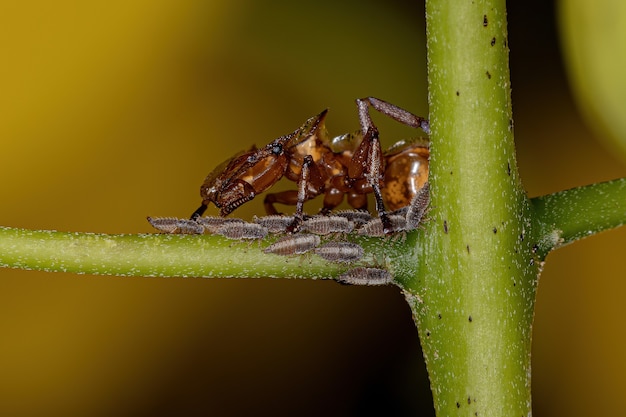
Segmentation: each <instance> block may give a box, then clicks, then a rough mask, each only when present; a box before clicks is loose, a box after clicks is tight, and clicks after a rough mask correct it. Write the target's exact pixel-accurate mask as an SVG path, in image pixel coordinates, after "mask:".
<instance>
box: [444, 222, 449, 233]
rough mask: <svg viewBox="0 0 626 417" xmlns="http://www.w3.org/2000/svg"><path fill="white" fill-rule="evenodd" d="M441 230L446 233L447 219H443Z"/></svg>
mask: <svg viewBox="0 0 626 417" xmlns="http://www.w3.org/2000/svg"><path fill="white" fill-rule="evenodd" d="M443 232H444V233H445V234H448V221H447V220H444V221H443Z"/></svg>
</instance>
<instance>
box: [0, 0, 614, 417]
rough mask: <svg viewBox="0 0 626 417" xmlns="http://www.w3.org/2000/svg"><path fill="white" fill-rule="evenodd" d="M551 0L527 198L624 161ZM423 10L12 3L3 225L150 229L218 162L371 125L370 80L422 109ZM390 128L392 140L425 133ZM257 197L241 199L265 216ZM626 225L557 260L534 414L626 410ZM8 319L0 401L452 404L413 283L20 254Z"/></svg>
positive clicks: (247, 211) (20, 408) (350, 411)
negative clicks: (562, 42)
mask: <svg viewBox="0 0 626 417" xmlns="http://www.w3.org/2000/svg"><path fill="white" fill-rule="evenodd" d="M531 3H532V5H529V3H525V4H524V5H517V6H516V5H513V4H512V5H510V6H509V18H510V29H509V32H510V47H511V50H512V51H511V64H512V78H513V79H512V82H513V102H514V115H515V128H516V129H515V133H516V141H517V144H518V149H519V154H518V157H519V165H520V170H521V174H522V178H523V180H524V183H525V185H526V187H527V189H528V192H529V194H530V195H531V196H536V195H540V194H545V193H549V192H554V191H558V190H561V189H565V188H570V187H573V186H578V185H584V184H588V183H591V182H595V181H602V180H608V179H612V178H616V177H621V176H626V167H625V165H624V162H623V160H622V161H619V160H618V159H616V157H617V156H619V155H616V154H614V153H611V152H609V151H607V149H605V148H604V147H603V145H601V144H600V143H599V142H598V138H596V137H595V136H594V133H592V130H590V129H589V128H588V127H586V126H585V125H584V124H583V122H582V120H583V119H582V118H581V116H580V114H579V112H578V111H577V109H576V107H575V105H574V104H573V102H572V98H571V94H570V92H569V89H568V86H567V83H566V80H565V75H564V72H563V69H562V67H561V61H560V59H561V58H560V52H559V50H558V47H557V44H556V42H557V41H556V38H555V36H556V29H555V27H554V22H553V21H552V19H553V18H554V16H553V14H552V13H553V10H552V5H551V4H550V3H549V2H541V1H540V0H534V1H532V2H531ZM422 7H423V6H422V5H419V4H417V5H416V4H413V3H412V2H408V1H402V0H395V1H391V2H376V1H373V0H369V1H356V0H350V1H344V2H333V1H330V0H320V1H316V2H306V1H305V2H288V1H285V0H280V1H271V2H260V1H253V0H236V1H230V2H203V1H198V0H181V1H178V2H166V1H156V2H155V1H151V2H148V1H143V0H135V1H132V2H128V1H124V2H122V1H119V0H114V1H111V2H107V3H106V4H104V3H103V4H99V3H89V2H78V1H67V0H66V1H58V2H54V3H51V2H44V1H33V2H28V3H15V4H12V5H8V4H7V5H4V6H3V12H2V13H1V14H0V52H1V54H2V65H1V66H0V91H1V94H0V145H1V148H0V176H1V178H2V180H0V195H1V196H2V197H1V203H2V204H0V224H2V225H6V226H13V227H25V228H32V229H57V230H68V231H91V232H104V233H138V232H151V231H152V229H151V228H150V227H149V225H148V223H147V222H146V221H145V217H146V216H147V215H152V216H179V217H185V216H188V215H189V214H191V212H192V211H193V210H194V209H195V208H196V207H197V206H198V204H199V202H200V199H199V194H198V192H199V186H200V184H201V182H202V180H203V179H204V176H205V175H206V174H207V173H208V172H209V171H210V170H211V169H212V167H214V166H215V165H217V164H218V163H219V162H221V161H222V160H224V159H225V158H227V157H229V156H230V155H232V154H233V153H234V152H236V151H238V150H241V149H244V148H246V147H249V146H250V144H252V143H256V144H264V143H267V142H268V141H269V140H271V139H273V138H275V137H277V136H280V135H282V134H285V133H288V132H290V131H291V130H293V129H295V128H296V127H298V126H299V125H300V124H301V123H302V122H303V121H304V120H305V119H306V118H308V117H309V116H311V115H313V114H316V113H317V112H319V111H320V110H322V109H323V108H326V107H329V108H330V109H331V113H330V115H329V117H328V119H327V125H328V128H329V130H330V131H331V133H336V134H339V133H343V132H347V131H352V130H354V129H356V128H357V125H358V123H357V122H358V121H357V117H356V111H355V106H354V102H353V100H354V99H355V98H357V97H362V96H366V95H373V96H377V97H380V98H383V99H386V100H389V101H391V102H393V103H395V104H398V105H400V106H403V107H405V108H407V109H410V110H412V111H413V112H415V113H417V114H422V115H426V114H427V100H426V68H425V57H426V52H425V47H424V40H423V33H424V26H423V25H424V23H423V18H422V16H423V8H422ZM377 120H378V119H377ZM380 125H381V131H382V132H384V133H383V134H384V135H385V136H386V137H387V139H384V140H386V143H384V145H390V144H391V143H393V141H394V139H393V138H396V139H399V138H401V137H403V136H406V135H410V134H412V132H411V131H409V130H407V129H405V128H403V127H401V126H397V125H396V124H393V123H389V122H387V121H385V120H384V119H380ZM476 174H477V175H480V173H476ZM257 200H258V201H257ZM257 200H255V201H253V202H251V203H248V204H247V205H245V206H244V207H242V208H241V209H239V210H238V211H237V212H236V215H238V216H241V217H244V218H249V217H251V216H252V214H254V213H259V212H262V210H263V209H262V203H261V201H260V200H259V199H257ZM209 214H215V209H214V208H213V209H212V211H211V213H209ZM625 243H626V231H624V230H618V231H613V232H607V233H603V234H601V235H599V236H596V237H592V238H589V239H587V240H584V241H582V242H579V243H577V244H575V245H572V246H569V247H566V248H564V249H561V250H559V251H557V252H555V253H554V254H551V255H550V257H549V258H548V263H547V266H546V269H545V272H544V274H543V276H542V278H541V284H540V287H539V295H538V305H537V315H536V321H535V332H534V340H533V343H534V345H533V346H534V356H533V384H534V385H533V395H534V400H535V410H534V414H535V416H551V415H568V416H587V415H619V414H620V413H623V411H622V410H623V406H622V400H621V398H622V394H623V392H624V391H625V390H626V355H625V354H624V353H623V352H624V351H626V336H625V335H624V332H623V331H622V329H623V324H622V323H623V322H624V319H625V318H626V306H625V305H624V303H623V301H622V300H621V298H622V297H621V295H622V294H623V293H624V290H625V289H626V280H625V278H626V265H625V263H624V260H623V258H622V255H621V252H623V250H624V245H625ZM0 332H1V333H0V337H1V343H0V370H1V371H0V415H2V416H4V415H7V416H8V415H10V416H40V415H45V416H69V415H71V416H95V415H103V416H104V415H106V416H110V415H116V416H142V415H145V416H178V415H202V414H206V415H216V416H217V415H231V416H235V415H300V416H307V415H310V416H316V415H325V416H335V415H336V416H348V415H367V414H368V413H376V412H378V413H379V414H384V415H415V414H416V413H418V412H420V413H422V414H420V415H428V413H429V412H430V413H432V404H431V400H430V397H429V396H430V394H429V389H428V381H427V379H426V376H425V373H424V369H423V368H424V366H423V364H422V363H421V360H420V353H419V345H418V339H417V334H416V331H415V328H414V327H413V323H412V321H411V315H410V311H409V308H408V307H407V306H406V305H405V303H404V300H403V298H402V296H401V295H400V293H399V291H398V290H397V289H395V288H351V287H343V286H339V285H336V284H335V283H333V282H309V281H287V280H207V279H178V278H171V279H145V278H116V277H94V276H76V275H68V274H45V273H39V272H30V271H16V270H0ZM572 399H575V401H572Z"/></svg>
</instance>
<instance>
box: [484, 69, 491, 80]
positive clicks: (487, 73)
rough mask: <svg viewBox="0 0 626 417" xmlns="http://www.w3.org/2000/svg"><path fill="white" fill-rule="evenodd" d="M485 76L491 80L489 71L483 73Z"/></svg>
mask: <svg viewBox="0 0 626 417" xmlns="http://www.w3.org/2000/svg"><path fill="white" fill-rule="evenodd" d="M485 74H486V75H487V78H489V79H491V73H490V72H489V71H487V72H485Z"/></svg>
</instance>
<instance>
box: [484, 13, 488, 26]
mask: <svg viewBox="0 0 626 417" xmlns="http://www.w3.org/2000/svg"><path fill="white" fill-rule="evenodd" d="M488 24H489V21H488V20H487V15H483V26H484V27H487V25H488Z"/></svg>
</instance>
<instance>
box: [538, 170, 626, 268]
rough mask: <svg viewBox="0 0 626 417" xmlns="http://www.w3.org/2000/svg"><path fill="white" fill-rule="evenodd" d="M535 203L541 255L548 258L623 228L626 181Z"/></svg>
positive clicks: (542, 257)
mask: <svg viewBox="0 0 626 417" xmlns="http://www.w3.org/2000/svg"><path fill="white" fill-rule="evenodd" d="M531 202H532V205H533V211H534V215H533V218H534V227H533V233H534V235H535V236H534V239H535V240H536V241H537V242H538V243H537V248H536V250H537V255H538V256H539V257H540V258H541V259H544V258H545V257H546V255H547V254H548V253H549V252H550V251H551V250H553V249H557V248H559V247H561V246H564V245H567V244H569V243H572V242H574V241H576V240H578V239H582V238H584V237H587V236H591V235H593V234H596V233H598V232H601V231H603V230H608V229H612V228H615V227H618V226H621V225H623V224H624V222H625V221H626V179H623V178H622V179H618V180H613V181H607V182H603V183H599V184H591V185H587V186H584V187H578V188H573V189H570V190H565V191H561V192H559V193H555V194H550V195H546V196H542V197H536V198H533V199H532V200H531Z"/></svg>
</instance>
